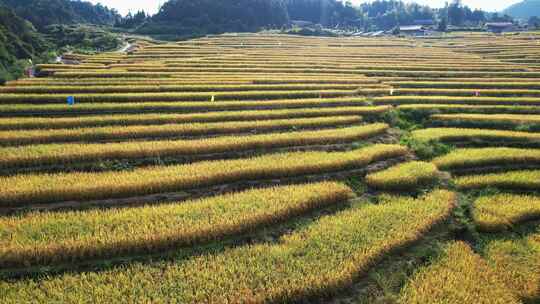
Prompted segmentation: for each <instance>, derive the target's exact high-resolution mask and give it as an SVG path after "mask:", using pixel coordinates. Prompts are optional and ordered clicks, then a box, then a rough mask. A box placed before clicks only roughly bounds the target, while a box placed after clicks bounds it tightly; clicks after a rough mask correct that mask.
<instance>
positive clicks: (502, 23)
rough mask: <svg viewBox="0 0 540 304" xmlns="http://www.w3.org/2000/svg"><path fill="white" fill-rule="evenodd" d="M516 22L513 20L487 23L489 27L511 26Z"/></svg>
mask: <svg viewBox="0 0 540 304" xmlns="http://www.w3.org/2000/svg"><path fill="white" fill-rule="evenodd" d="M513 25H514V24H513V23H512V22H489V23H486V26H487V27H510V26H513Z"/></svg>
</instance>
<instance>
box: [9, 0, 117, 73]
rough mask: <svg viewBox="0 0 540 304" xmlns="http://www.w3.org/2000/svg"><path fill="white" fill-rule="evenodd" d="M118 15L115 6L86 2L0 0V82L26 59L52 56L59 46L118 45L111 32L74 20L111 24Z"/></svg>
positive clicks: (20, 69) (26, 62)
mask: <svg viewBox="0 0 540 304" xmlns="http://www.w3.org/2000/svg"><path fill="white" fill-rule="evenodd" d="M120 19H121V16H120V15H119V14H118V13H117V12H116V11H115V10H111V9H108V8H106V7H104V6H101V5H99V4H98V5H93V4H92V3H90V2H83V1H69V0H0V83H2V82H4V81H5V80H8V79H13V78H17V77H19V76H20V75H21V74H22V72H23V71H24V69H25V67H27V66H29V65H30V60H33V61H34V62H43V61H47V60H50V59H52V58H54V57H55V55H56V54H55V51H56V50H58V49H60V48H62V49H64V50H70V49H73V48H76V49H81V50H103V49H112V48H116V47H118V46H119V44H120V41H119V40H118V39H117V38H116V37H115V36H114V35H111V34H109V33H107V32H102V31H99V30H94V29H92V28H90V27H82V26H79V25H77V24H80V23H84V24H97V25H112V24H114V23H116V22H118V21H119V20H120ZM68 25H69V26H68Z"/></svg>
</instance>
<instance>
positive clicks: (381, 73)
mask: <svg viewBox="0 0 540 304" xmlns="http://www.w3.org/2000/svg"><path fill="white" fill-rule="evenodd" d="M357 72H358V73H359V74H363V75H366V76H370V77H415V78H416V77H457V78H467V77H473V78H493V77H515V78H540V73H539V72H489V71H488V72H486V71H483V72H471V71H398V70H378V71H377V70H357ZM55 76H56V75H55Z"/></svg>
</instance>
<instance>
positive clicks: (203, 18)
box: [138, 0, 289, 36]
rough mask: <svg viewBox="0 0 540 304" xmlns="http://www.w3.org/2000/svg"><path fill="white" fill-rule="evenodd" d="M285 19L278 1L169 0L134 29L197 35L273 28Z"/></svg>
mask: <svg viewBox="0 0 540 304" xmlns="http://www.w3.org/2000/svg"><path fill="white" fill-rule="evenodd" d="M288 20H289V17H288V14H287V8H286V6H285V4H284V2H283V1H281V0H201V1H191V0H171V1H168V2H166V3H165V4H164V5H163V7H162V8H161V10H160V11H159V12H158V14H156V15H155V16H154V17H153V18H152V20H151V22H149V23H148V24H147V25H146V26H143V27H142V28H140V29H139V30H138V32H139V33H142V34H167V35H176V36H198V35H205V34H208V33H222V32H246V31H256V30H259V29H260V28H262V27H268V28H276V27H281V26H283V25H285V24H287V22H288Z"/></svg>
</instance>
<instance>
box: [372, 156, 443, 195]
mask: <svg viewBox="0 0 540 304" xmlns="http://www.w3.org/2000/svg"><path fill="white" fill-rule="evenodd" d="M438 176H439V171H438V170H437V167H436V166H435V165H433V164H431V163H425V162H418V161H413V162H407V163H403V164H399V165H397V166H394V167H392V168H389V169H386V170H384V171H380V172H376V173H372V174H369V175H368V176H366V182H367V184H368V186H370V187H373V188H377V189H381V190H391V191H397V190H403V191H407V190H409V191H414V190H415V189H417V188H418V187H421V186H426V185H429V184H431V183H434V182H435V181H436V180H437V178H438Z"/></svg>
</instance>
